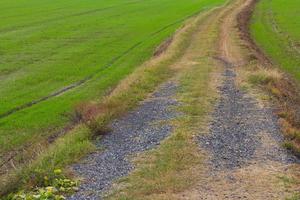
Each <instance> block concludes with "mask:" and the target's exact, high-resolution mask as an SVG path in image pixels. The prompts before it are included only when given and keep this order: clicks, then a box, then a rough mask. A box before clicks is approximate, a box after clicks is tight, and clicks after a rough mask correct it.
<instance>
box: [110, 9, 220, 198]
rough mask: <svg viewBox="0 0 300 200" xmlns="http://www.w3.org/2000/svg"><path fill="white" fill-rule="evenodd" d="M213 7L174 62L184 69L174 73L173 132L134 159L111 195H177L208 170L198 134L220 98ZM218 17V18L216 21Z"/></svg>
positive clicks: (205, 125) (157, 196) (142, 196)
mask: <svg viewBox="0 0 300 200" xmlns="http://www.w3.org/2000/svg"><path fill="white" fill-rule="evenodd" d="M213 15H215V13H214V12H212V13H211V14H210V15H209V16H208V17H206V19H207V18H209V19H210V20H207V21H206V22H205V23H203V24H200V25H199V28H198V30H197V32H196V33H195V34H194V36H193V37H192V38H191V39H190V40H191V41H193V43H192V44H191V45H190V46H189V48H188V49H187V51H186V52H185V54H184V56H183V57H182V58H181V59H180V60H179V61H178V62H176V63H174V64H173V67H175V68H183V70H182V71H181V72H180V73H179V74H178V75H177V76H176V77H175V78H174V79H175V80H176V81H178V82H179V88H180V89H179V91H178V93H177V96H176V97H174V98H177V99H178V101H179V102H181V105H180V106H178V107H176V108H174V109H177V110H178V111H179V112H180V113H182V115H181V116H180V117H178V118H177V119H175V120H172V121H171V122H169V123H171V124H172V125H173V133H172V134H171V135H170V136H169V137H168V138H167V139H166V140H164V141H163V142H162V143H161V144H160V146H159V147H158V148H157V149H154V150H151V151H148V152H145V153H142V154H140V155H138V156H137V158H135V159H134V163H135V164H136V170H135V171H134V172H132V173H131V174H130V175H129V176H128V177H125V178H122V179H121V180H120V181H119V182H118V183H117V184H116V186H115V188H114V189H113V191H112V193H111V194H108V196H107V199H119V200H121V199H123V200H125V199H128V200H129V199H136V200H138V199H141V200H142V199H151V200H153V199H176V198H177V197H176V195H178V193H180V192H183V191H185V190H186V189H188V188H190V187H192V186H193V185H194V184H195V183H196V182H197V181H198V180H199V178H200V177H201V175H200V174H201V173H203V169H202V167H203V165H202V164H201V163H202V161H203V159H204V156H203V153H201V152H200V150H199V147H198V145H197V143H196V142H195V140H196V139H197V138H196V137H197V135H199V134H200V133H203V132H207V122H208V119H209V113H210V111H211V109H212V105H213V103H214V102H215V100H216V96H217V94H216V82H218V81H219V79H218V77H217V76H218V75H217V74H218V73H219V72H220V69H219V68H218V66H217V64H216V63H215V61H214V60H213V59H212V57H213V56H214V55H216V51H214V50H215V49H216V45H217V44H216V41H217V40H216V38H217V35H218V30H217V28H216V27H217V25H216V24H217V23H218V22H216V21H215V20H214V16H213ZM213 20H214V21H213Z"/></svg>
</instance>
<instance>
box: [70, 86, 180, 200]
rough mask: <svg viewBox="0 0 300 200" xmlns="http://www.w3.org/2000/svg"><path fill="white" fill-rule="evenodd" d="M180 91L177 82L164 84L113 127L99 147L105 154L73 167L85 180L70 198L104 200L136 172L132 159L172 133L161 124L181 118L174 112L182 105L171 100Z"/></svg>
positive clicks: (92, 155)
mask: <svg viewBox="0 0 300 200" xmlns="http://www.w3.org/2000/svg"><path fill="white" fill-rule="evenodd" d="M176 88H177V86H176V84H175V83H173V82H168V83H166V84H164V85H162V87H160V88H159V89H158V90H157V91H156V92H155V93H154V94H153V95H152V96H151V97H150V98H149V99H148V100H146V101H145V102H143V103H142V104H141V105H140V106H139V107H138V108H137V109H136V110H134V111H132V112H130V113H129V114H127V115H126V116H124V117H123V118H121V119H119V120H116V121H114V122H113V123H112V124H111V128H112V132H111V133H109V134H107V135H105V136H104V137H103V138H102V139H101V141H100V142H99V143H98V144H97V146H98V147H99V148H104V151H101V152H97V153H94V154H91V155H89V156H88V157H87V158H86V159H85V160H84V161H83V162H82V163H79V164H76V165H74V166H73V169H74V171H75V172H76V173H77V175H79V176H80V177H83V178H84V181H83V182H82V183H81V185H80V190H79V192H77V193H75V194H74V195H73V196H71V197H70V198H68V199H70V200H78V199H85V200H88V199H101V195H103V192H105V191H106V190H108V189H109V188H110V186H111V185H112V183H113V182H114V181H115V180H117V179H118V178H120V177H122V176H125V175H128V174H129V172H130V171H132V170H133V168H134V166H133V165H132V164H131V162H130V160H128V156H131V155H135V154H136V153H138V152H142V151H145V150H148V149H152V148H154V147H156V146H157V145H159V144H160V141H162V140H163V139H164V138H166V136H168V135H169V134H170V132H171V129H172V127H171V126H170V125H168V124H167V123H159V122H161V121H166V120H170V119H172V118H174V117H176V116H177V115H178V113H176V112H175V111H174V109H172V106H175V105H177V104H178V103H177V102H176V100H174V98H171V97H172V96H173V95H174V94H175V93H176Z"/></svg>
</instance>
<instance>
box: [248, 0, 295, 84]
mask: <svg viewBox="0 0 300 200" xmlns="http://www.w3.org/2000/svg"><path fill="white" fill-rule="evenodd" d="M252 22H253V23H252V25H251V31H252V35H253V37H254V39H255V41H256V42H257V44H259V46H261V48H262V49H263V50H264V51H265V52H266V53H267V55H268V56H270V58H271V59H272V60H273V61H274V62H275V64H278V65H279V66H280V67H281V68H282V69H284V70H285V71H287V72H289V73H290V74H292V75H293V76H294V77H295V78H296V79H298V80H299V81H300V1H288V3H287V1H286V0H261V1H260V2H259V3H258V4H257V7H256V10H255V12H254V16H253V20H252Z"/></svg>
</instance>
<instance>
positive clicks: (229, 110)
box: [199, 58, 299, 170]
mask: <svg viewBox="0 0 300 200" xmlns="http://www.w3.org/2000/svg"><path fill="white" fill-rule="evenodd" d="M217 60H219V61H220V62H222V64H223V65H224V66H225V72H224V74H223V78H224V82H223V84H222V86H221V87H220V88H219V91H220V96H221V97H220V100H219V103H218V104H217V106H216V108H215V111H214V113H213V120H212V122H211V124H210V134H208V135H206V136H201V137H199V141H200V144H201V146H203V147H205V148H206V149H207V150H208V152H210V154H211V160H210V164H211V165H212V166H213V168H214V169H215V170H218V169H220V170H222V169H234V168H238V167H241V166H242V165H245V164H247V163H250V162H251V159H254V158H255V159H260V160H265V159H267V160H272V161H278V162H283V163H293V162H299V160H297V159H296V158H295V157H293V156H292V155H291V154H289V153H288V152H287V150H285V149H284V148H283V147H281V145H280V144H281V143H282V141H283V137H282V134H281V132H280V128H279V126H278V122H277V120H278V119H277V118H276V117H275V115H274V114H273V112H272V109H271V108H263V107H262V106H259V104H258V102H257V101H256V100H255V99H254V98H252V97H250V96H249V95H247V94H246V93H245V92H243V91H241V90H240V89H239V88H237V86H236V85H235V77H236V74H235V72H234V65H233V64H232V63H230V62H228V61H227V60H226V59H223V58H217ZM263 138H268V139H267V140H272V141H274V142H275V145H269V146H268V147H266V144H264V143H265V142H268V141H263ZM258 151H260V152H263V153H260V154H259V155H258V154H257V152H258Z"/></svg>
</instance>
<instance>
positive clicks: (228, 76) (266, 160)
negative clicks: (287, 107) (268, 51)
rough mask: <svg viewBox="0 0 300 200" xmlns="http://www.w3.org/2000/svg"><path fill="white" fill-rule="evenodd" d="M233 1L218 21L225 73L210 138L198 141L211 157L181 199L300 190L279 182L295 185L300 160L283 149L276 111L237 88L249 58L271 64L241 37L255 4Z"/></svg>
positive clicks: (263, 196)
mask: <svg viewBox="0 0 300 200" xmlns="http://www.w3.org/2000/svg"><path fill="white" fill-rule="evenodd" d="M233 2H234V3H231V4H229V5H228V6H226V7H225V8H224V9H223V11H221V12H220V13H222V14H219V15H217V16H215V17H216V18H219V19H218V20H219V27H220V30H221V31H220V34H219V39H218V40H219V41H218V44H219V45H218V51H219V55H218V56H217V57H216V59H217V60H218V61H219V63H220V65H222V66H223V67H224V73H223V84H222V86H221V87H220V88H219V90H220V100H219V103H218V104H217V105H216V108H215V111H214V114H213V120H212V122H211V125H210V131H209V134H208V135H207V136H204V137H203V136H201V137H200V138H199V143H200V147H201V149H205V150H206V152H207V154H208V160H207V163H206V172H205V173H203V177H202V178H201V181H200V182H199V183H198V185H197V186H196V187H194V188H193V189H192V190H189V191H187V192H185V193H183V194H182V195H181V196H180V199H211V200H216V199H233V200H235V199H249V200H252V199H270V200H274V199H285V198H287V197H289V196H290V195H291V193H293V192H292V191H297V190H299V188H289V189H287V188H286V187H285V186H284V185H283V184H282V183H280V181H279V178H278V177H281V178H286V179H290V180H292V179H293V178H292V177H293V175H294V173H295V172H299V169H298V168H299V160H298V159H297V158H296V157H294V156H292V155H291V154H290V153H289V152H287V151H286V150H285V149H284V148H283V147H282V146H281V144H282V141H283V138H282V134H281V131H280V128H279V126H278V121H277V120H278V119H277V117H276V116H275V115H274V113H273V112H272V108H269V107H267V106H265V105H263V104H260V103H259V102H258V101H257V100H256V99H255V98H254V97H252V96H251V95H249V94H247V93H246V92H243V91H241V90H240V89H239V86H238V85H237V83H236V77H237V76H238V74H237V72H236V69H237V68H241V67H245V65H246V64H247V63H248V62H249V57H250V58H251V54H252V55H254V56H255V57H256V59H258V60H259V61H260V63H261V64H266V63H268V64H269V62H268V60H267V59H266V58H265V56H264V55H263V54H260V53H261V52H260V51H259V49H258V48H256V47H255V46H253V45H254V43H253V42H252V40H251V38H249V34H248V33H247V32H241V31H247V29H246V28H245V27H246V26H247V25H245V24H241V22H242V23H246V22H247V20H246V21H245V20H243V19H247V18H248V16H243V15H249V13H251V11H250V10H249V9H252V8H253V4H254V3H255V2H256V1H255V0H237V1H233ZM238 25H240V27H238ZM241 25H242V27H241ZM245 46H246V47H248V48H245ZM249 47H250V48H249ZM253 47H254V48H253ZM249 55H250V56H249Z"/></svg>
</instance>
